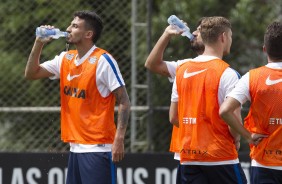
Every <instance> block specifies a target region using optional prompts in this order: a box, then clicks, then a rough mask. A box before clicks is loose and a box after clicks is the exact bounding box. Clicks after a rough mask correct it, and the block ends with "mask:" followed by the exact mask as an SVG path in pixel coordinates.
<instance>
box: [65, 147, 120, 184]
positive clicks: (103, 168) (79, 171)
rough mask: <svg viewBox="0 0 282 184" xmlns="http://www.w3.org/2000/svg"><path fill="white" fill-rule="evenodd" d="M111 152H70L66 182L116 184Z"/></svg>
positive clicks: (75, 183)
mask: <svg viewBox="0 0 282 184" xmlns="http://www.w3.org/2000/svg"><path fill="white" fill-rule="evenodd" d="M111 154H112V153H111V152H92V153H72V152H70V155H69V161H68V173H67V182H66V183H67V184H94V183H97V184H98V183H99V184H116V183H117V176H116V173H117V169H116V165H115V164H114V163H113V162H112V155H111Z"/></svg>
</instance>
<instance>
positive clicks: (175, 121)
mask: <svg viewBox="0 0 282 184" xmlns="http://www.w3.org/2000/svg"><path fill="white" fill-rule="evenodd" d="M169 121H170V123H171V124H172V125H175V126H177V127H179V123H178V119H177V118H175V117H169Z"/></svg>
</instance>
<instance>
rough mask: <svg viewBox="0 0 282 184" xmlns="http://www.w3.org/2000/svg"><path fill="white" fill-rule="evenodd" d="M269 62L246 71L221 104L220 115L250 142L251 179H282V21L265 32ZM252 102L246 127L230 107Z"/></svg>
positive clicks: (261, 180) (259, 180) (264, 180)
mask: <svg viewBox="0 0 282 184" xmlns="http://www.w3.org/2000/svg"><path fill="white" fill-rule="evenodd" d="M263 51H264V52H266V54H267V60H268V64H267V65H265V66H262V67H259V68H255V69H252V70H250V71H249V72H247V73H246V74H245V75H244V76H243V77H242V79H240V81H239V82H238V84H237V85H236V87H235V88H234V89H233V90H232V92H231V93H230V94H229V95H228V98H227V99H226V101H225V102H224V103H223V104H222V106H221V107H220V115H221V117H222V118H223V119H224V120H225V121H226V122H227V123H228V124H229V125H230V126H231V127H233V128H234V129H236V130H237V131H238V132H239V133H240V134H241V135H242V136H243V137H244V138H246V139H247V141H248V142H249V143H250V149H251V152H250V157H251V160H252V161H251V183H252V184H256V183H282V141H281V135H282V111H281V110H282V22H278V21H275V22H273V23H271V24H270V25H269V26H268V27H267V30H266V33H265V34H264V46H263ZM246 101H250V102H251V106H250V109H249V113H248V115H247V117H246V118H245V122H244V126H245V128H244V127H243V126H242V125H240V124H238V121H237V119H236V118H234V116H233V114H232V111H233V109H235V108H237V107H238V106H241V105H242V104H244V103H245V102H246Z"/></svg>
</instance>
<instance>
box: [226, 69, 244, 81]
mask: <svg viewBox="0 0 282 184" xmlns="http://www.w3.org/2000/svg"><path fill="white" fill-rule="evenodd" d="M224 74H225V75H226V77H235V78H237V79H240V78H241V75H240V73H239V72H238V71H237V70H235V69H233V68H231V67H227V68H226V69H225V71H224Z"/></svg>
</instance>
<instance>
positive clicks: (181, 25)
mask: <svg viewBox="0 0 282 184" xmlns="http://www.w3.org/2000/svg"><path fill="white" fill-rule="evenodd" d="M167 22H168V23H169V24H170V25H172V26H174V27H175V28H176V29H177V30H178V31H184V32H183V33H182V34H181V35H182V36H187V37H188V38H189V39H190V40H193V39H194V36H193V35H192V34H191V32H190V28H189V27H188V26H186V25H185V24H184V23H183V22H182V21H181V20H180V19H179V18H178V17H177V16H175V15H171V16H170V17H169V18H168V19H167Z"/></svg>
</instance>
